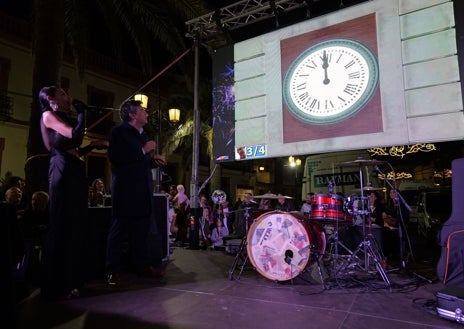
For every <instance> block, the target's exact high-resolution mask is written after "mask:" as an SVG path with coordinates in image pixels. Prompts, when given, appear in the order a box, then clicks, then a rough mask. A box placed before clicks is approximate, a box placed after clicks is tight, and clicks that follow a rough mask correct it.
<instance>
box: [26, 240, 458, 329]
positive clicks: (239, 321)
mask: <svg viewBox="0 0 464 329" xmlns="http://www.w3.org/2000/svg"><path fill="white" fill-rule="evenodd" d="M424 254H425V256H427V255H429V252H428V251H427V250H426V249H424V248H422V249H421V255H422V257H417V258H418V259H417V263H416V264H408V267H407V269H408V271H407V272H404V271H394V268H393V266H392V267H391V268H390V265H389V267H387V269H386V274H387V276H388V279H389V281H390V282H391V285H390V287H388V288H387V287H385V282H384V280H382V279H381V278H380V276H376V275H375V273H374V274H373V276H371V275H369V278H368V279H367V278H366V279H363V280H361V281H359V280H357V279H356V280H350V278H344V279H343V280H336V281H332V280H331V281H330V282H326V287H323V285H321V284H320V282H317V275H316V276H315V275H314V271H313V270H310V269H309V268H310V267H311V266H309V267H308V271H307V272H305V273H303V274H301V275H298V276H297V277H295V278H294V279H292V280H290V281H286V282H273V281H272V280H269V279H268V278H266V277H264V276H262V275H260V274H259V273H257V272H256V271H255V270H253V269H252V268H251V267H249V266H248V264H245V267H244V270H243V272H242V273H241V274H240V275H239V276H237V275H233V276H232V277H231V276H230V273H229V272H230V269H231V265H232V264H233V261H234V259H235V256H233V255H230V254H226V253H225V252H224V251H218V250H190V249H186V248H175V249H173V250H172V254H171V255H170V257H169V260H168V262H167V263H166V264H165V265H166V277H165V278H163V279H141V278H138V277H136V276H135V275H134V274H132V273H125V274H124V275H123V283H124V285H123V286H122V287H120V288H110V287H108V286H107V285H106V284H105V282H104V280H103V278H101V279H96V280H94V281H93V282H91V283H89V284H88V286H87V289H86V290H84V291H83V292H82V296H81V297H80V298H78V299H74V300H70V301H63V302H56V303H50V302H48V303H47V302H44V301H42V300H41V299H40V298H39V297H38V296H37V294H36V293H35V294H33V295H32V296H31V297H30V298H28V299H27V300H25V301H24V302H23V303H22V304H21V306H20V328H35V329H40V328H69V329H73V328H80V329H84V328H85V329H93V328H98V329H100V328H131V329H137V328H198V329H200V328H201V329H206V328H324V329H330V328H369V329H371V328H376V329H382V328H388V329H391V328H402V329H404V328H460V327H461V325H459V324H457V323H454V322H451V321H449V320H445V319H443V318H440V317H439V316H438V315H437V314H436V311H435V308H434V307H435V302H436V295H435V294H436V293H437V291H439V290H441V289H443V288H444V287H443V285H442V284H441V283H439V282H437V278H436V274H435V265H434V264H432V263H431V262H430V261H429V260H427V259H426V258H427V257H425V258H424V257H423V256H424ZM391 265H393V264H391ZM390 270H392V271H391V272H390ZM413 273H417V274H419V275H420V277H417V276H415V275H413ZM421 277H423V278H425V279H426V280H423V279H421Z"/></svg>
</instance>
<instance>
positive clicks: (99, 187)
mask: <svg viewBox="0 0 464 329" xmlns="http://www.w3.org/2000/svg"><path fill="white" fill-rule="evenodd" d="M91 188H92V198H91V200H90V207H103V206H104V205H105V198H106V197H107V194H106V190H105V183H104V182H103V179H101V178H97V179H95V180H94V181H93V182H92V185H91Z"/></svg>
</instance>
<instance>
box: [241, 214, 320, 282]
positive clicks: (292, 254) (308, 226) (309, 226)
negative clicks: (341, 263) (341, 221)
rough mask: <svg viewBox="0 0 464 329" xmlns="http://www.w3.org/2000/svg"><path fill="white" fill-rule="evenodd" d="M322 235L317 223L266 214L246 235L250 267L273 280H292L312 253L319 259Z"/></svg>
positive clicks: (298, 218)
mask: <svg viewBox="0 0 464 329" xmlns="http://www.w3.org/2000/svg"><path fill="white" fill-rule="evenodd" d="M325 244H326V242H325V234H324V232H323V231H322V228H321V226H320V224H319V223H315V222H310V221H309V220H307V219H305V218H303V216H301V214H300V213H287V212H280V211H274V212H268V213H265V214H263V215H261V216H260V217H258V219H257V220H256V221H255V222H254V223H253V225H252V226H251V228H250V230H249V231H248V235H247V252H248V257H249V259H250V262H251V263H252V265H253V266H254V267H255V268H256V270H257V271H258V272H259V273H260V274H261V275H262V276H264V277H266V278H268V279H270V280H273V281H286V280H290V279H293V278H294V277H296V276H297V275H299V274H300V272H301V271H303V270H304V269H305V268H306V267H307V265H308V263H309V262H310V259H311V253H314V252H317V254H316V255H315V256H316V257H322V255H323V254H324V252H325Z"/></svg>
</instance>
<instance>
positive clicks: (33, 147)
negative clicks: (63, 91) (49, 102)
mask: <svg viewBox="0 0 464 329" xmlns="http://www.w3.org/2000/svg"><path fill="white" fill-rule="evenodd" d="M34 13H35V22H34V31H33V47H32V49H33V55H34V71H33V76H32V95H33V98H32V105H31V114H30V120H29V121H30V125H29V136H28V140H27V160H26V164H25V168H24V170H25V174H26V177H25V179H26V188H27V190H26V191H29V192H32V191H37V190H45V191H48V159H49V156H48V154H47V153H48V152H47V150H46V148H45V146H44V144H43V142H42V135H41V133H40V117H41V114H42V113H41V111H40V107H39V102H38V95H39V91H40V89H41V88H42V87H44V86H50V85H57V86H59V85H60V78H61V66H62V63H63V49H64V17H65V15H64V1H62V0H34Z"/></svg>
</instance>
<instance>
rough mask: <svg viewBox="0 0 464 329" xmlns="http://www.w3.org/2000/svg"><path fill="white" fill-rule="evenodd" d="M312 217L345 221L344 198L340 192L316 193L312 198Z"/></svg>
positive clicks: (322, 219)
mask: <svg viewBox="0 0 464 329" xmlns="http://www.w3.org/2000/svg"><path fill="white" fill-rule="evenodd" d="M311 219H314V220H321V221H345V214H344V212H343V198H342V197H341V196H339V195H338V194H315V195H314V196H313V197H312V198H311Z"/></svg>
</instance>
